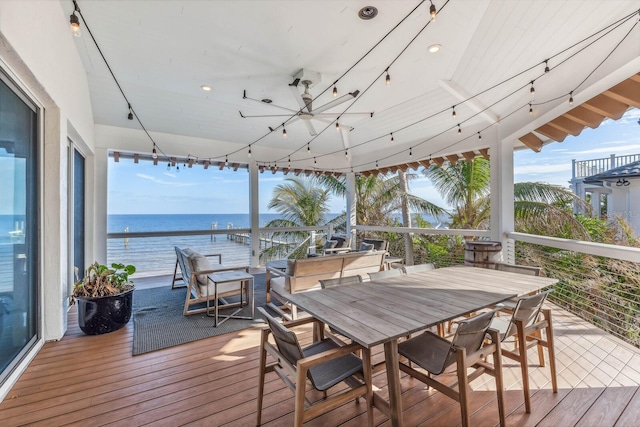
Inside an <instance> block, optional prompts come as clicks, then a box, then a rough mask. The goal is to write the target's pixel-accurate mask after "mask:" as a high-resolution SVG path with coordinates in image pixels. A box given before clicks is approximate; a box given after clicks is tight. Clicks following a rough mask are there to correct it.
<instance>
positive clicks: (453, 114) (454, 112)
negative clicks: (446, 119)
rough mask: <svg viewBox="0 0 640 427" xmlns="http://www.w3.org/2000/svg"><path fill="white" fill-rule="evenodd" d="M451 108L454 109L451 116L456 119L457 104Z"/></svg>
mask: <svg viewBox="0 0 640 427" xmlns="http://www.w3.org/2000/svg"><path fill="white" fill-rule="evenodd" d="M451 109H452V110H453V111H452V112H451V117H453V118H454V119H455V118H456V106H455V105H454V106H453V107H451Z"/></svg>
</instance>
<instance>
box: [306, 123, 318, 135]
mask: <svg viewBox="0 0 640 427" xmlns="http://www.w3.org/2000/svg"><path fill="white" fill-rule="evenodd" d="M302 123H304V125H305V126H306V127H307V130H308V131H309V134H310V135H311V136H316V135H317V134H318V132H316V129H315V128H314V127H313V125H312V124H311V120H303V121H302Z"/></svg>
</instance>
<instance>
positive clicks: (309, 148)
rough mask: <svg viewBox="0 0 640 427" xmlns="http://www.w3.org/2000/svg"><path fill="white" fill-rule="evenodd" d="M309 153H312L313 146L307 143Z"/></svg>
mask: <svg viewBox="0 0 640 427" xmlns="http://www.w3.org/2000/svg"><path fill="white" fill-rule="evenodd" d="M307 153H311V145H309V143H308V142H307Z"/></svg>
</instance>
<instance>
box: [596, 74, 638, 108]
mask: <svg viewBox="0 0 640 427" xmlns="http://www.w3.org/2000/svg"><path fill="white" fill-rule="evenodd" d="M604 94H605V95H606V96H608V97H609V98H612V99H615V100H616V101H619V102H623V103H625V104H628V105H632V106H634V107H636V108H640V83H639V82H635V81H633V80H631V79H627V80H625V81H623V82H621V83H618V84H617V85H615V86H614V87H612V88H611V89H609V90H607V91H605V92H604Z"/></svg>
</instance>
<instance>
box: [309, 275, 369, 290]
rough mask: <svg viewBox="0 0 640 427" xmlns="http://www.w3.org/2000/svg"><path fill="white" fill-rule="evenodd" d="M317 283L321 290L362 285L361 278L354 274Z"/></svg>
mask: <svg viewBox="0 0 640 427" xmlns="http://www.w3.org/2000/svg"><path fill="white" fill-rule="evenodd" d="M319 282H320V286H321V287H322V289H325V288H331V287H333V286H340V285H356V284H358V283H362V276H360V275H359V274H356V275H355V276H346V277H336V278H335V279H322V280H320V281H319Z"/></svg>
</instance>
